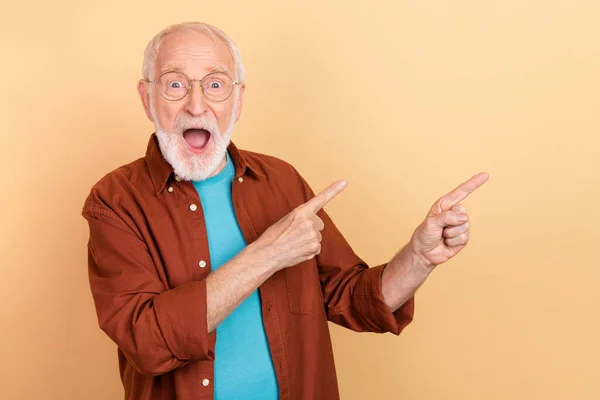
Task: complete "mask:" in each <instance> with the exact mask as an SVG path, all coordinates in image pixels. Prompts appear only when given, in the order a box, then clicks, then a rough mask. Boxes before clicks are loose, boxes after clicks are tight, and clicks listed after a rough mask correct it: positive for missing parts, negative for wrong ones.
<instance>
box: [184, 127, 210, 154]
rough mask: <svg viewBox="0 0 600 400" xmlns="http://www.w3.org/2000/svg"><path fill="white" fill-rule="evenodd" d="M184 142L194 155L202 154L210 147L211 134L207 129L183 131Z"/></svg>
mask: <svg viewBox="0 0 600 400" xmlns="http://www.w3.org/2000/svg"><path fill="white" fill-rule="evenodd" d="M183 140H185V143H186V144H187V145H188V148H189V149H190V150H191V151H193V152H194V153H201V152H203V151H204V150H205V149H206V148H207V147H208V142H210V132H209V131H207V130H206V129H186V130H185V131H183Z"/></svg>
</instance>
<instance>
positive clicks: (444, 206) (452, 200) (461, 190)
mask: <svg viewBox="0 0 600 400" xmlns="http://www.w3.org/2000/svg"><path fill="white" fill-rule="evenodd" d="M488 178H489V175H488V174H486V173H481V174H477V175H475V176H473V177H472V178H471V179H469V180H468V181H466V182H464V183H462V184H460V185H459V186H458V187H457V188H456V189H454V190H453V191H451V192H450V193H448V194H447V195H445V196H444V197H442V198H441V199H439V200H438V202H437V205H438V206H439V208H440V209H441V211H447V210H449V209H450V208H452V207H453V206H455V205H456V204H458V203H460V202H461V201H463V200H464V199H465V198H467V196H468V195H470V194H471V193H473V192H474V191H475V189H477V188H478V187H480V186H481V185H483V184H484V183H486V182H487V180H488Z"/></svg>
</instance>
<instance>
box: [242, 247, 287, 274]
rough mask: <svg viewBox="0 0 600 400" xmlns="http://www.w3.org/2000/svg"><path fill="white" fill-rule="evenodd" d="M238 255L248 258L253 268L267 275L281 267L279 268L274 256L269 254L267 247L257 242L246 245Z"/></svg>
mask: <svg viewBox="0 0 600 400" xmlns="http://www.w3.org/2000/svg"><path fill="white" fill-rule="evenodd" d="M240 255H241V256H242V257H244V258H246V259H248V260H249V264H251V265H252V266H253V267H254V268H257V269H259V270H261V271H263V272H264V273H266V274H268V275H269V276H271V275H273V274H274V273H275V272H277V271H278V270H279V269H281V268H279V266H278V263H277V261H276V260H275V257H273V256H272V255H271V252H270V251H269V249H268V247H265V246H262V245H261V244H260V243H258V242H254V243H251V244H250V245H248V246H246V248H244V250H242V253H241V254H240Z"/></svg>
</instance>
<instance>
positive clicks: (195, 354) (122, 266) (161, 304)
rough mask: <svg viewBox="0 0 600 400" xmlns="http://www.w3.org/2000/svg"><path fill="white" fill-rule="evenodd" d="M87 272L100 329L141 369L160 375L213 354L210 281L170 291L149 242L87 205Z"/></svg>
mask: <svg viewBox="0 0 600 400" xmlns="http://www.w3.org/2000/svg"><path fill="white" fill-rule="evenodd" d="M82 214H83V216H84V218H85V219H86V220H87V222H88V224H89V229H90V238H89V243H88V273H89V281H90V286H91V291H92V295H93V298H94V303H95V307H96V313H97V316H98V322H99V325H100V328H101V329H102V330H103V331H104V332H106V334H107V335H108V336H109V337H110V338H111V339H112V340H113V341H114V342H115V343H116V344H117V345H118V346H119V348H120V349H121V350H122V351H123V352H124V354H125V355H126V357H127V358H128V359H129V360H130V361H131V362H132V364H133V365H134V366H135V367H136V368H137V369H138V370H139V372H141V373H143V374H148V375H160V374H164V373H166V372H168V371H171V370H173V369H175V368H178V367H181V366H183V365H185V364H187V363H188V362H190V361H196V360H203V359H214V354H209V335H208V328H207V322H206V315H207V313H206V280H200V281H195V282H191V283H189V284H185V285H181V286H179V287H177V288H175V289H171V290H167V289H166V288H165V285H164V284H163V282H164V281H163V280H161V279H160V277H159V273H158V272H157V269H156V267H155V264H154V262H153V259H152V257H151V255H150V253H149V251H148V248H147V246H146V244H145V242H144V241H143V240H142V239H141V238H139V236H137V235H136V234H135V233H134V232H133V231H132V230H131V229H130V228H129V227H128V225H127V224H126V223H125V222H124V221H123V220H122V219H120V218H119V216H118V215H117V214H116V213H115V212H113V211H112V210H111V209H110V208H108V207H107V206H106V205H104V204H102V205H100V204H94V203H90V202H89V201H88V202H86V205H85V206H84V209H83V213H82Z"/></svg>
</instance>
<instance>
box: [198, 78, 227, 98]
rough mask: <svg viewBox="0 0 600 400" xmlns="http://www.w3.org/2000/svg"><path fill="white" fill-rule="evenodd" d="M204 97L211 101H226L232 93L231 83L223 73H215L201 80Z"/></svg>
mask: <svg viewBox="0 0 600 400" xmlns="http://www.w3.org/2000/svg"><path fill="white" fill-rule="evenodd" d="M202 87H203V89H204V95H205V96H206V97H208V98H209V99H211V100H213V101H223V100H226V99H227V98H228V97H229V96H230V95H231V92H232V91H233V81H232V80H231V78H230V77H229V76H228V75H227V74H224V73H221V72H215V73H214V74H208V75H206V76H205V77H204V79H202Z"/></svg>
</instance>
